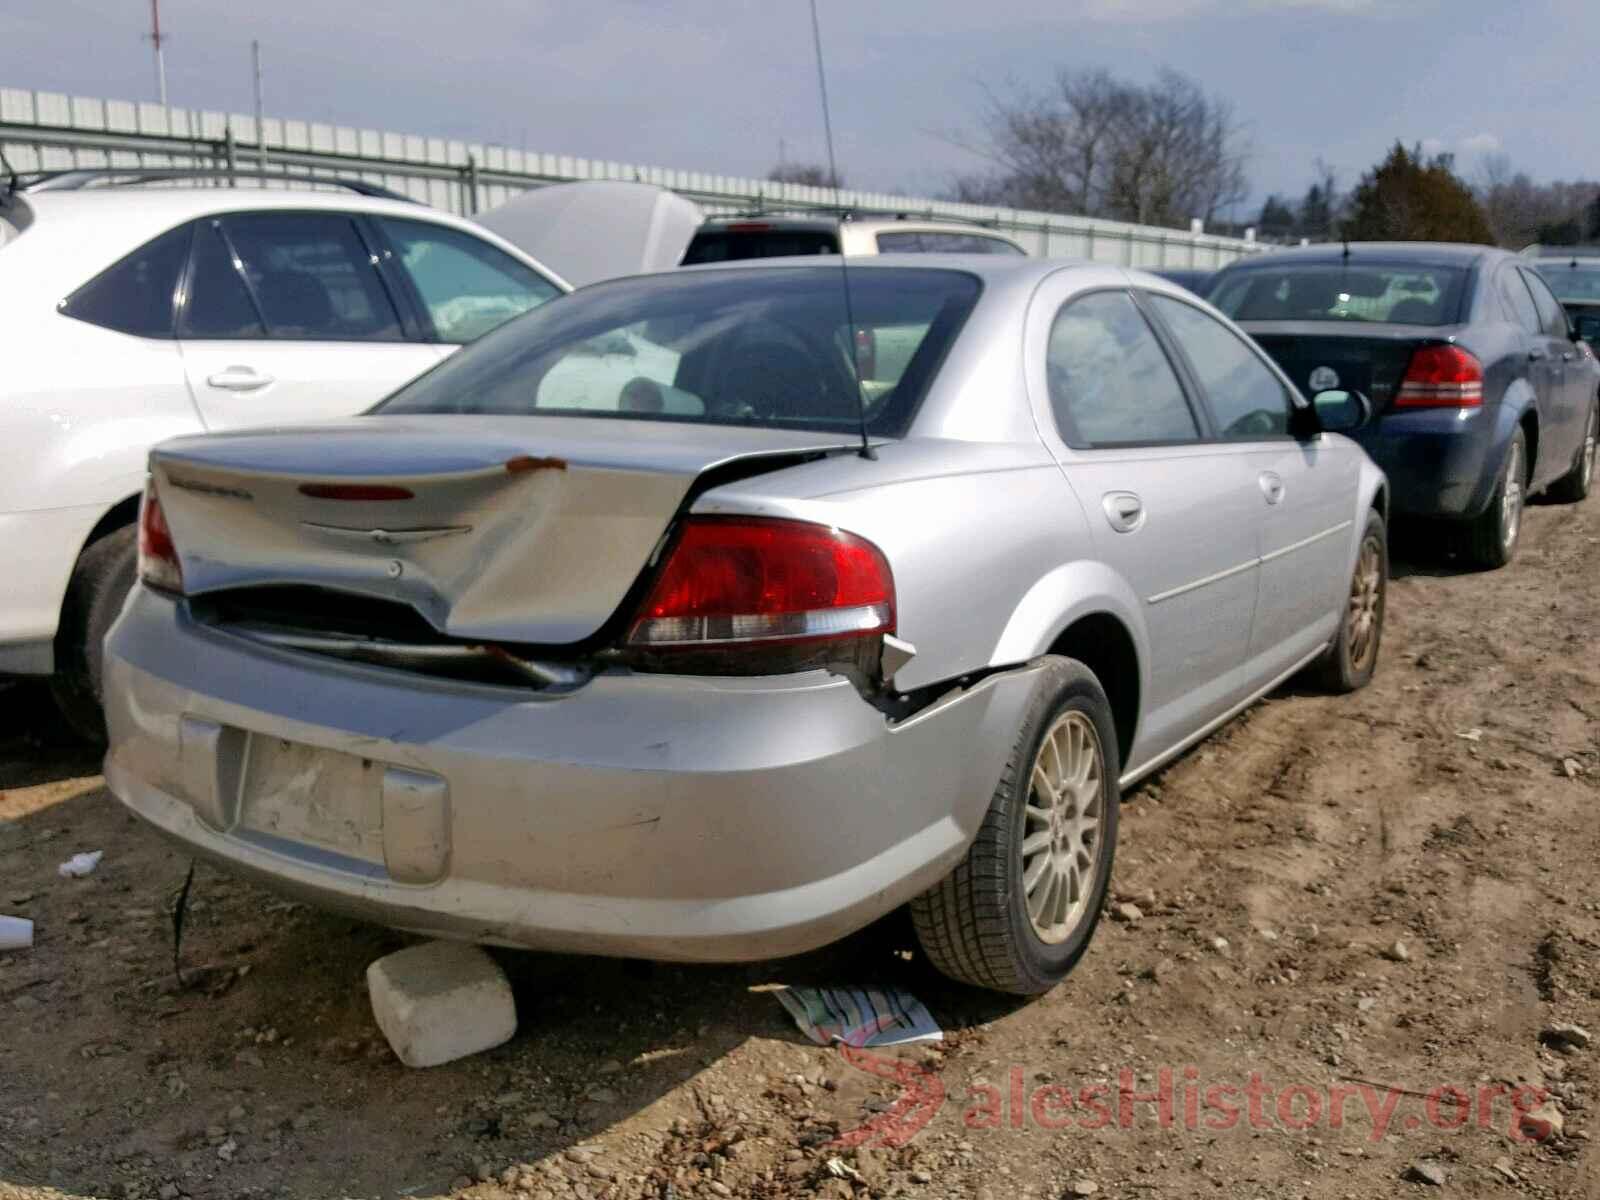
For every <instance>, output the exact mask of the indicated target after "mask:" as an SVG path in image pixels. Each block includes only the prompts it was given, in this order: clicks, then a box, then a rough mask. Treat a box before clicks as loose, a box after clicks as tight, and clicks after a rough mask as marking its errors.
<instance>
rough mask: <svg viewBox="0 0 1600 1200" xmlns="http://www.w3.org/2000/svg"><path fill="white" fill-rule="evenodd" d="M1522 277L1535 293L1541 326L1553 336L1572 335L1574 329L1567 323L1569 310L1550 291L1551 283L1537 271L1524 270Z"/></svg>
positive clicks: (1564, 336) (1534, 299)
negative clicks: (1546, 281)
mask: <svg viewBox="0 0 1600 1200" xmlns="http://www.w3.org/2000/svg"><path fill="white" fill-rule="evenodd" d="M1522 277H1523V279H1525V280H1527V282H1528V290H1529V291H1530V292H1532V293H1533V304H1534V307H1535V308H1537V309H1538V310H1539V325H1540V328H1542V329H1543V330H1544V332H1545V333H1547V334H1549V335H1550V336H1551V337H1553V338H1569V337H1571V336H1572V329H1571V327H1570V326H1568V324H1567V310H1566V309H1564V308H1562V307H1561V303H1560V301H1558V300H1557V299H1556V298H1555V295H1554V293H1552V292H1551V291H1550V285H1549V284H1547V283H1545V281H1544V280H1543V279H1541V278H1540V277H1539V275H1538V273H1537V272H1535V271H1523V272H1522Z"/></svg>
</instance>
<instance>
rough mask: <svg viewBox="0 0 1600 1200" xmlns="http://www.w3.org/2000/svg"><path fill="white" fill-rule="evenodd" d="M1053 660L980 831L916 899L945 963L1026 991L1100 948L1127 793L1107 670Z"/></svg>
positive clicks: (1059, 976) (974, 978) (925, 931)
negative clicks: (1093, 945)
mask: <svg viewBox="0 0 1600 1200" xmlns="http://www.w3.org/2000/svg"><path fill="white" fill-rule="evenodd" d="M1045 663H1046V665H1045V668H1044V670H1043V671H1042V672H1040V675H1039V678H1038V680H1037V682H1036V684H1035V687H1034V693H1033V697H1032V699H1031V700H1030V701H1029V704H1028V707H1027V710H1026V712H1025V713H1024V715H1023V718H1022V725H1021V728H1020V729H1019V730H1018V732H1017V738H1016V741H1015V743H1014V744H1013V746H1012V749H1011V755H1010V757H1009V758H1008V759H1007V760H1006V765H1005V769H1004V771H1002V773H1001V776H1000V783H999V786H998V787H996V788H995V791H994V795H993V797H992V798H991V799H990V801H989V811H988V813H987V815H986V816H985V817H984V820H983V825H982V827H981V828H980V829H979V830H978V836H977V838H976V839H975V840H974V841H973V843H972V845H971V846H970V847H968V849H967V855H966V857H965V858H964V859H963V860H962V861H961V862H960V863H958V864H957V865H956V868H955V870H954V871H952V872H951V873H950V874H949V875H948V876H947V877H946V878H945V879H944V880H942V881H941V882H940V883H938V884H936V885H935V886H934V887H932V888H930V889H929V890H928V891H927V892H925V893H923V894H922V895H921V896H919V897H917V898H916V899H915V900H913V901H912V902H911V917H912V921H913V923H914V924H915V927H916V931H917V941H918V942H919V943H920V944H921V946H922V949H923V952H924V953H926V954H927V956H928V958H929V960H930V961H931V962H932V963H933V965H934V966H935V967H937V968H938V969H939V970H940V971H941V972H943V973H944V974H945V975H948V976H949V977H950V978H952V979H955V980H958V981H960V982H962V983H969V984H972V985H974V986H976V987H983V988H990V989H992V990H994V991H999V992H1011V993H1013V994H1016V995H1023V996H1028V995H1037V994H1038V993H1040V992H1046V991H1049V990H1050V989H1051V988H1052V987H1054V986H1055V985H1056V984H1058V983H1060V982H1061V980H1063V979H1064V978H1066V976H1067V974H1068V972H1070V971H1071V970H1072V968H1073V966H1074V965H1076V963H1077V961H1078V959H1079V958H1080V957H1082V955H1083V952H1084V950H1085V949H1087V948H1088V945H1089V940H1090V938H1091V937H1092V936H1093V935H1094V930H1095V926H1096V924H1098V922H1099V920H1100V910H1101V908H1102V906H1103V905H1104V904H1105V897H1106V889H1107V887H1108V886H1109V885H1110V882H1111V863H1112V859H1113V857H1114V855H1115V852H1116V841H1117V808H1118V799H1119V797H1120V794H1121V791H1120V788H1119V786H1118V783H1117V778H1118V776H1119V774H1120V773H1121V764H1120V761H1119V758H1118V752H1117V733H1116V726H1115V724H1114V723H1113V721H1112V717H1111V705H1110V703H1109V702H1108V701H1107V700H1106V694H1105V692H1104V690H1102V688H1101V687H1100V683H1099V681H1098V680H1097V679H1096V678H1095V677H1094V674H1093V673H1092V672H1091V671H1090V670H1089V669H1088V668H1087V667H1085V666H1084V665H1083V664H1082V663H1080V662H1078V661H1076V660H1074V659H1070V658H1058V657H1051V658H1048V659H1046V660H1045ZM1030 884H1031V885H1032V886H1031V887H1030Z"/></svg>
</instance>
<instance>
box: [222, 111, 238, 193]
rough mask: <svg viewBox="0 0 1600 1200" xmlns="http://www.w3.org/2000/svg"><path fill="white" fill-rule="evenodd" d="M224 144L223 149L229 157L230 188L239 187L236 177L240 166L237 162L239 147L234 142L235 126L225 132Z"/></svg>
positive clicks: (230, 126) (229, 127)
mask: <svg viewBox="0 0 1600 1200" xmlns="http://www.w3.org/2000/svg"><path fill="white" fill-rule="evenodd" d="M222 144H223V147H224V148H225V152H226V154H227V156H228V186H229V187H238V186H239V181H238V179H237V178H236V177H235V176H234V171H235V169H236V168H237V167H238V165H239V164H238V162H237V158H238V147H237V146H235V145H234V141H233V126H232V125H231V124H230V125H229V126H228V127H227V129H226V130H225V131H224V135H223V139H222Z"/></svg>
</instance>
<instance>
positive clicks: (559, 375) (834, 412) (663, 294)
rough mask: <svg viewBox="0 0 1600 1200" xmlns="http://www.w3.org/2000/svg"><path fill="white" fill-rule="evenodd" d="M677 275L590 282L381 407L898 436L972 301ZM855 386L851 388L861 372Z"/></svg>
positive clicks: (941, 287) (760, 273) (908, 286)
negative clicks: (859, 429) (846, 300)
mask: <svg viewBox="0 0 1600 1200" xmlns="http://www.w3.org/2000/svg"><path fill="white" fill-rule="evenodd" d="M848 280H849V287H850V307H851V316H852V317H853V319H854V324H853V325H852V324H851V322H850V321H848V320H846V317H845V310H844V298H843V294H842V291H841V287H842V284H843V282H844V277H843V276H841V275H840V273H839V270H838V268H837V267H789V268H777V269H771V268H769V269H765V270H762V269H749V270H742V271H715V272H697V271H689V272H681V273H673V274H662V275H652V276H641V277H638V278H634V279H621V280H616V281H614V282H611V283H604V284H598V285H596V286H594V287H589V288H585V289H583V290H582V291H580V292H575V293H573V294H572V295H571V296H568V297H567V298H565V299H564V300H562V301H561V303H560V304H549V305H544V306H542V307H540V308H536V309H534V310H533V311H532V312H530V313H528V314H526V315H525V316H522V317H519V318H518V319H517V320H515V321H513V322H511V323H509V324H507V325H504V326H502V327H501V328H499V329H497V330H494V331H493V332H491V333H489V334H487V335H485V336H484V337H483V338H481V339H479V340H478V341H477V342H475V343H473V344H472V345H471V346H469V347H467V348H466V349H465V350H463V351H462V352H461V353H460V354H457V355H455V356H453V357H452V358H450V359H449V360H448V361H447V362H445V363H443V364H442V365H440V366H439V367H437V368H435V369H434V370H432V371H430V372H428V373H427V374H426V375H424V376H422V377H420V378H419V379H417V380H415V381H413V382H412V383H410V384H408V385H407V386H406V387H404V388H402V389H401V390H400V391H398V392H396V393H395V395H394V396H392V397H390V399H389V400H387V401H385V402H384V404H383V405H381V406H380V411H384V412H394V413H422V412H428V413H435V412H437V413H497V414H506V415H512V414H515V415H524V416H546V415H555V416H559V415H583V416H591V417H610V418H619V419H635V420H637V419H653V420H672V421H693V422H699V423H706V424H719V425H754V426H763V427H766V428H805V429H825V430H838V431H841V432H843V431H848V430H853V429H855V428H857V427H858V426H859V424H860V422H861V420H862V417H863V414H864V415H865V418H866V423H867V427H868V430H869V431H870V432H873V433H878V434H882V435H884V436H888V437H899V436H901V435H902V434H903V433H904V431H905V429H906V428H907V426H908V425H909V424H910V421H911V418H912V416H913V415H914V414H915V412H916V409H917V406H918V405H919V404H920V403H921V399H922V396H923V394H924V392H925V391H926V389H927V386H928V384H929V383H930V382H931V380H932V378H933V374H934V372H935V371H936V370H937V368H938V364H939V362H940V361H941V360H942V358H943V356H944V353H945V351H946V350H947V349H948V347H949V346H950V344H951V342H952V341H953V340H954V339H955V337H956V335H957V333H958V332H959V331H960V328H961V326H962V324H963V322H964V321H965V320H966V317H967V314H968V313H969V312H970V311H971V310H972V306H973V305H974V304H975V303H976V302H977V298H978V293H979V286H980V285H979V283H978V281H977V280H976V279H975V278H973V277H972V276H971V275H967V274H965V273H963V272H957V271H939V270H925V271H922V270H884V269H873V268H863V269H861V270H856V271H851V272H850V274H849V277H848ZM858 371H859V372H860V374H861V378H860V379H859V382H858V374H857V372H858Z"/></svg>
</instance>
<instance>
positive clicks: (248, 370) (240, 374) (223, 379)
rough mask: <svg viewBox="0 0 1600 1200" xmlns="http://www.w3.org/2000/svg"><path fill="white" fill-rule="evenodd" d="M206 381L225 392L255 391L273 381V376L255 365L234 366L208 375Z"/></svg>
mask: <svg viewBox="0 0 1600 1200" xmlns="http://www.w3.org/2000/svg"><path fill="white" fill-rule="evenodd" d="M206 382H207V383H209V384H210V385H211V386H212V387H214V388H221V389H222V390H223V391H225V392H254V391H258V390H260V389H261V388H264V387H266V386H267V385H268V384H269V383H271V382H272V376H271V375H266V374H263V373H262V372H260V371H257V370H256V369H255V368H254V367H246V366H232V367H227V368H225V369H224V370H221V371H218V372H216V374H214V375H207V376H206Z"/></svg>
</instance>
